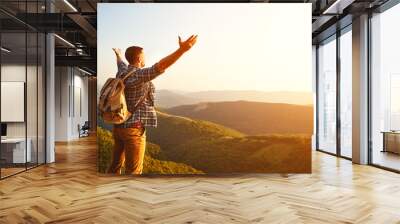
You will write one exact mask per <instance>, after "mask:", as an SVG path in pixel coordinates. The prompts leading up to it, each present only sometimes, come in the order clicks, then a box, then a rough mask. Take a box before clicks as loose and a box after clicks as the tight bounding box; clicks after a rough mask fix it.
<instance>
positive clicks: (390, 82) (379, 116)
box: [370, 5, 400, 170]
mask: <svg viewBox="0 0 400 224" xmlns="http://www.w3.org/2000/svg"><path fill="white" fill-rule="evenodd" d="M399 21H400V5H396V6H394V7H392V8H390V9H388V10H387V11H384V12H383V13H380V14H376V15H374V16H373V17H372V18H371V34H372V37H371V39H372V49H371V52H372V55H371V57H372V63H371V64H372V73H371V102H370V103H371V109H372V111H371V114H370V116H371V118H370V119H371V122H372V123H371V130H370V132H371V140H372V148H371V155H370V156H371V158H370V159H371V162H372V163H373V164H375V165H378V166H382V167H386V168H390V169H394V170H400V103H399V102H400V101H399V99H400V63H399V52H400V42H399V40H400V33H399V32H398V22H399Z"/></svg>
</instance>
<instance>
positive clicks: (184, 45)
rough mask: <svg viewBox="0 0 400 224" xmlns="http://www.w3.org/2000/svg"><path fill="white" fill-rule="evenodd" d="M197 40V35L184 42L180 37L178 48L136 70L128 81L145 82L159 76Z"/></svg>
mask: <svg viewBox="0 0 400 224" xmlns="http://www.w3.org/2000/svg"><path fill="white" fill-rule="evenodd" d="M196 40H197V35H192V36H190V37H189V38H188V39H187V40H186V41H183V42H182V40H181V38H180V37H179V48H178V50H176V51H174V52H173V53H172V54H170V55H168V56H166V57H165V58H163V59H161V60H160V61H159V62H157V63H156V64H154V65H153V66H151V67H148V68H143V69H139V70H138V71H136V72H135V75H133V76H131V77H129V78H128V79H127V80H126V83H143V82H148V81H151V80H153V79H155V78H156V77H157V76H159V75H160V74H162V73H163V72H164V71H165V69H167V68H168V67H170V66H171V65H173V64H174V63H175V62H176V61H177V60H178V59H179V58H180V57H181V56H182V55H183V54H184V53H185V52H186V51H188V50H189V49H190V48H191V47H192V46H193V45H194V44H195V43H196Z"/></svg>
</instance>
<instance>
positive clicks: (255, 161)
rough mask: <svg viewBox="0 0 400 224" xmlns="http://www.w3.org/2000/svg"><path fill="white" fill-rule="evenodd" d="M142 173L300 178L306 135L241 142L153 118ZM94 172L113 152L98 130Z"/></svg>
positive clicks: (236, 135) (307, 153)
mask: <svg viewBox="0 0 400 224" xmlns="http://www.w3.org/2000/svg"><path fill="white" fill-rule="evenodd" d="M146 132H147V140H148V141H149V142H148V144H147V147H146V156H145V161H144V173H157V174H196V173H241V172H245V173H304V172H310V171H311V138H310V136H309V135H284V134H280V135H276V134H269V135H263V136H245V135H244V134H242V133H240V132H238V131H236V130H233V129H230V128H226V127H224V126H222V125H218V124H215V123H212V122H208V121H202V120H195V119H189V118H185V117H180V116H172V115H168V114H165V113H161V112H158V128H148V129H147V131H146ZM98 140H99V141H98V142H99V172H105V171H106V169H107V167H108V165H109V163H110V161H111V151H112V147H113V142H112V136H111V133H110V132H109V131H107V130H104V129H102V128H99V129H98Z"/></svg>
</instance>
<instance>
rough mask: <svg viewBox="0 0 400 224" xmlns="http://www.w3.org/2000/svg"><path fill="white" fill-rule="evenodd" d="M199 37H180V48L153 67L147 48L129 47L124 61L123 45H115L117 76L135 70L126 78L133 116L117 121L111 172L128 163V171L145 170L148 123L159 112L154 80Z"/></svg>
mask: <svg viewBox="0 0 400 224" xmlns="http://www.w3.org/2000/svg"><path fill="white" fill-rule="evenodd" d="M196 40H197V35H192V36H190V37H189V38H188V39H187V40H186V41H182V40H181V38H180V37H179V48H178V49H177V50H176V51H174V52H173V53H172V54H170V55H168V56H166V57H165V58H163V59H161V60H160V61H159V62H157V63H155V64H154V65H153V66H151V67H147V68H144V66H145V60H144V53H143V48H141V47H138V46H131V47H129V48H127V49H126V51H125V59H126V60H127V61H128V63H129V64H128V65H127V64H126V63H125V62H124V61H123V56H122V53H121V50H120V49H116V48H113V50H114V52H115V55H116V56H117V65H118V73H117V77H118V78H122V77H124V75H126V74H128V73H129V72H131V71H134V74H133V75H131V76H130V77H128V78H127V79H126V80H125V98H126V103H127V106H128V110H129V111H130V112H131V113H132V116H131V117H130V118H129V119H128V120H127V121H126V122H125V123H123V124H118V125H114V127H113V137H114V143H115V144H114V149H113V155H112V163H111V166H110V167H109V169H108V172H109V173H118V174H120V173H121V166H122V165H123V164H124V163H125V174H141V173H142V170H143V159H144V154H145V149H146V127H156V126H157V115H156V111H155V109H154V92H155V88H154V84H153V83H152V82H151V80H153V79H155V78H156V77H157V76H159V75H161V74H162V73H163V72H164V71H165V70H166V69H167V68H168V67H170V66H171V65H172V64H174V63H175V62H176V61H177V60H178V59H179V58H180V57H181V56H182V55H183V54H184V53H185V52H187V51H188V50H189V49H190V48H191V47H192V46H193V45H194V44H195V43H196Z"/></svg>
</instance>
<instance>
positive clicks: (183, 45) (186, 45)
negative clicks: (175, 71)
mask: <svg viewBox="0 0 400 224" xmlns="http://www.w3.org/2000/svg"><path fill="white" fill-rule="evenodd" d="M178 38H179V49H180V50H182V51H184V52H186V51H188V50H189V49H190V48H191V47H193V45H194V44H195V43H196V41H197V35H192V36H190V37H189V38H188V39H187V40H185V41H182V39H181V37H180V36H178Z"/></svg>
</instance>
